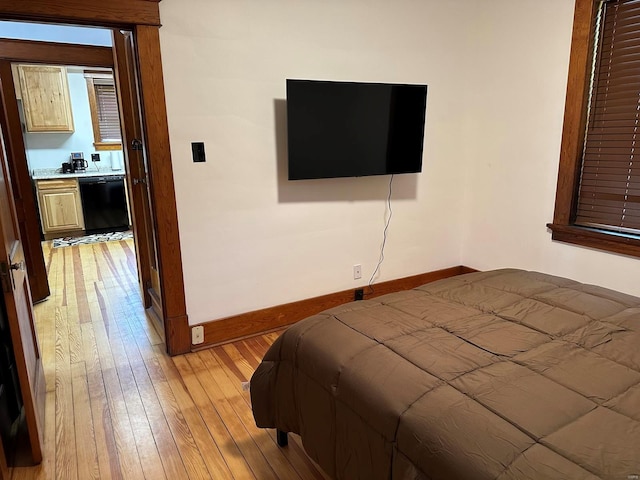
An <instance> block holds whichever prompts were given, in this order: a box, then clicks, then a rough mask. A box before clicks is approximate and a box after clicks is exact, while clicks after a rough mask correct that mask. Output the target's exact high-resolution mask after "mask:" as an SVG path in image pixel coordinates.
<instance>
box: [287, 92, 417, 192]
mask: <svg viewBox="0 0 640 480" xmlns="http://www.w3.org/2000/svg"><path fill="white" fill-rule="evenodd" d="M426 102H427V86H426V85H404V84H386V83H358V82H331V81H319V80H291V79H289V80H287V136H288V154H289V180H302V179H311V178H335V177H361V176H366V175H386V174H397V173H415V172H420V171H421V170H422V147H423V142H424V123H425V112H426Z"/></svg>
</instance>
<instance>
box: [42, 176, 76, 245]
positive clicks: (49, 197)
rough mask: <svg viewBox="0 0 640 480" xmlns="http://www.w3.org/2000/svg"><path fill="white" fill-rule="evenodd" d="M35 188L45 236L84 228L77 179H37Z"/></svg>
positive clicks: (53, 235)
mask: <svg viewBox="0 0 640 480" xmlns="http://www.w3.org/2000/svg"><path fill="white" fill-rule="evenodd" d="M36 190H37V192H38V206H39V207H40V221H41V223H42V232H43V233H44V236H45V238H54V237H56V236H59V235H60V234H61V233H72V232H78V231H82V230H84V217H83V215H82V203H81V202H80V189H79V188H78V179H76V178H64V179H55V180H37V181H36Z"/></svg>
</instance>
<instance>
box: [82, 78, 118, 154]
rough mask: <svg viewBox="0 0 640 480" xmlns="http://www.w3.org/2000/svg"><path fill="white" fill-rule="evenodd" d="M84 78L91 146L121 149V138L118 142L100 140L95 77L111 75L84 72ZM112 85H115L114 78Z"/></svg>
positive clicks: (97, 148)
mask: <svg viewBox="0 0 640 480" xmlns="http://www.w3.org/2000/svg"><path fill="white" fill-rule="evenodd" d="M84 76H85V80H86V82H87V93H88V95H89V110H90V111H91V125H92V127H93V146H94V147H95V149H96V151H101V150H102V151H104V150H122V139H121V140H120V141H119V142H105V141H103V140H102V137H101V134H100V120H99V118H100V117H99V115H98V97H97V93H96V88H95V79H97V78H99V79H104V78H108V77H110V78H111V79H113V75H110V74H107V73H106V72H92V71H85V72H84ZM113 80H114V86H115V79H113Z"/></svg>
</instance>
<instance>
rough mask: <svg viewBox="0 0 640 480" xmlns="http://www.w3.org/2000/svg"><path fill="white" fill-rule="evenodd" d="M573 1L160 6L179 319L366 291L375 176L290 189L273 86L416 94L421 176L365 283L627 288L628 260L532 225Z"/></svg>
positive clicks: (545, 198)
mask: <svg viewBox="0 0 640 480" xmlns="http://www.w3.org/2000/svg"><path fill="white" fill-rule="evenodd" d="M573 7H574V1H573V0H518V1H513V0H490V1H483V2H478V1H477V0H451V1H447V2H443V1H441V0H420V1H418V0H401V1H397V2H385V1H382V0H378V1H375V0H367V1H364V0H345V1H340V2H317V1H311V0H305V1H301V0H296V1H293V0H271V1H269V2H264V1H259V0H246V1H231V0H185V1H183V2H162V3H161V4H160V9H161V18H162V23H163V27H162V29H161V31H160V35H161V37H160V38H161V45H162V54H163V68H164V75H165V87H166V98H167V109H168V118H169V127H170V136H171V148H172V158H173V163H174V175H175V182H176V195H177V203H178V214H179V221H180V235H181V244H182V253H183V260H184V274H185V286H186V295H187V307H188V313H189V317H190V322H191V323H192V324H195V323H200V322H204V321H208V320H212V319H217V318H222V317H225V316H228V315H233V314H238V313H242V312H247V311H251V310H255V309H258V308H262V307H266V306H271V305H278V304H281V303H285V302H289V301H294V300H299V299H303V298H308V297H312V296H315V295H320V294H324V293H329V292H335V291H339V290H342V289H347V288H352V287H356V286H359V285H362V282H360V281H354V280H352V265H354V264H356V263H361V264H362V266H363V277H364V280H367V279H368V276H369V275H370V274H371V272H372V271H373V268H374V267H375V264H376V262H377V259H378V255H379V247H380V243H381V234H382V228H383V222H384V213H385V202H384V200H385V196H386V193H387V181H388V178H387V177H383V178H358V179H339V180H319V181H318V180H316V181H305V182H287V180H286V164H285V152H284V145H286V137H285V136H284V133H283V128H284V126H285V124H284V120H283V118H282V109H283V108H284V106H283V105H284V104H283V103H282V100H283V99H284V98H285V79H286V78H314V79H335V80H356V81H358V80H359V81H382V82H408V83H410V82H416V83H427V84H428V85H429V94H428V99H427V127H426V139H425V157H424V170H423V172H422V173H421V174H419V175H408V176H398V177H396V185H395V187H394V199H395V200H394V202H393V210H394V216H393V220H392V224H391V228H390V234H389V240H388V243H387V250H386V252H385V262H384V264H383V267H382V272H381V275H380V277H379V280H382V281H384V280H389V279H393V278H399V277H404V276H408V275H412V274H415V273H421V272H426V271H430V270H435V269H439V268H443V267H448V266H452V265H457V264H465V265H469V266H471V267H475V268H478V269H491V268H498V267H504V266H514V267H520V268H527V269H535V270H540V271H546V272H549V273H554V274H560V275H564V276H568V277H572V278H576V279H578V280H581V281H586V282H592V283H598V284H602V285H605V286H609V287H612V288H616V289H620V290H623V291H628V292H632V293H637V294H640V290H638V289H639V288H640V287H639V286H638V285H637V282H636V285H634V284H632V283H631V278H632V277H631V274H632V270H633V269H634V267H635V268H636V270H637V262H638V261H637V260H634V259H629V258H625V257H621V256H617V255H613V254H607V253H600V252H594V251H590V250H586V249H582V248H580V247H574V246H568V245H563V244H560V243H554V242H552V241H551V236H550V233H549V232H548V231H547V228H546V226H545V225H546V223H548V222H550V221H551V220H552V218H553V204H554V197H555V185H556V175H557V169H558V155H559V149H560V138H561V131H562V117H563V110H564V96H565V88H566V76H567V68H568V59H569V49H570V39H571V26H572V19H573ZM192 141H204V142H205V145H206V151H207V163H204V164H194V163H192V162H191V155H190V143H191V142H192ZM518 179H521V180H522V181H521V182H520V183H516V181H517V180H518ZM589 264H592V266H589ZM634 290H635V291H634Z"/></svg>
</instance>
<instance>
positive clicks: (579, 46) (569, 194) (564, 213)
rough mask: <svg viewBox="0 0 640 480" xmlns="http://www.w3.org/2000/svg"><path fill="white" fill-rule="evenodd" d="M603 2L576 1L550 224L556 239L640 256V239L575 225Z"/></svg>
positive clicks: (548, 225)
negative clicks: (597, 25)
mask: <svg viewBox="0 0 640 480" xmlns="http://www.w3.org/2000/svg"><path fill="white" fill-rule="evenodd" d="M599 4H600V1H599V0H576V6H575V13H574V19H573V34H572V38H571V55H570V57H569V75H568V80H567V96H566V104H565V111H564V128H563V131H562V144H561V147H560V165H559V170H558V184H557V189H556V204H555V211H554V215H553V223H549V224H547V227H548V228H549V229H550V230H551V232H552V235H551V238H552V239H553V240H557V241H560V242H566V243H571V244H574V245H581V246H584V247H589V248H594V249H598V250H604V251H607V252H613V253H620V254H623V255H629V256H632V257H637V258H640V238H637V237H636V236H634V235H620V234H615V233H612V232H605V231H603V230H597V229H591V228H587V227H580V226H577V225H575V224H574V221H575V211H576V202H577V198H578V186H579V180H580V168H581V157H582V146H583V144H584V139H585V130H586V122H587V102H588V96H589V81H590V74H591V63H592V60H593V37H594V35H595V18H596V15H597V14H598V6H599Z"/></svg>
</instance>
